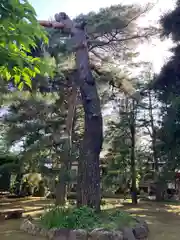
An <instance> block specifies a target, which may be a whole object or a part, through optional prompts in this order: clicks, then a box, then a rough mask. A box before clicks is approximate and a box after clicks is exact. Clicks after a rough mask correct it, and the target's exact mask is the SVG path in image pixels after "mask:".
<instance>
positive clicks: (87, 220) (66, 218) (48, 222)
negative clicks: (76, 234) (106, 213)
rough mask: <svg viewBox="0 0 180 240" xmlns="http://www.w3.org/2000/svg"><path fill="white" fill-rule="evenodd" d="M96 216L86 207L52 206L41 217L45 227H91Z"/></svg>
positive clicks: (96, 218)
mask: <svg viewBox="0 0 180 240" xmlns="http://www.w3.org/2000/svg"><path fill="white" fill-rule="evenodd" d="M97 221H98V216H97V215H96V214H95V212H94V210H93V209H91V208H88V207H81V208H62V207H53V208H51V209H50V210H48V211H47V212H46V213H45V214H44V215H43V216H42V218H41V222H42V225H43V226H45V227H46V228H48V229H49V228H57V227H58V228H69V229H77V228H85V229H88V228H92V227H93V226H94V222H97Z"/></svg>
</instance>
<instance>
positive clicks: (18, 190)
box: [15, 171, 23, 195]
mask: <svg viewBox="0 0 180 240" xmlns="http://www.w3.org/2000/svg"><path fill="white" fill-rule="evenodd" d="M22 178H23V173H22V172H21V171H19V173H18V174H17V175H16V180H15V194H16V195H20V193H21V182H22Z"/></svg>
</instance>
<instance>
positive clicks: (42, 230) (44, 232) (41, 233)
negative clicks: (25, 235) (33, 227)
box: [39, 228, 48, 237]
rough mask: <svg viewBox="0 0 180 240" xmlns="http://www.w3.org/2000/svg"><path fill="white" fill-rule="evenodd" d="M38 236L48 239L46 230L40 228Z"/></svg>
mask: <svg viewBox="0 0 180 240" xmlns="http://www.w3.org/2000/svg"><path fill="white" fill-rule="evenodd" d="M39 234H40V236H42V237H48V230H46V229H44V228H41V230H40V232H39Z"/></svg>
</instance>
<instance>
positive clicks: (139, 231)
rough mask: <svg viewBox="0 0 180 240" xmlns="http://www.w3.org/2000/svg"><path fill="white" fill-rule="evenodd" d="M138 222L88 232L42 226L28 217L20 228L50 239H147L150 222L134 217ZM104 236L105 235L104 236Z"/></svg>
mask: <svg viewBox="0 0 180 240" xmlns="http://www.w3.org/2000/svg"><path fill="white" fill-rule="evenodd" d="M134 220H136V222H137V224H136V225H135V227H125V228H123V229H122V230H118V231H115V230H114V231H107V230H106V229H103V228H97V229H94V230H93V231H91V232H88V231H86V230H84V229H77V230H75V229H50V230H47V229H45V228H42V227H40V226H38V225H36V224H35V223H33V219H32V218H31V219H30V218H26V219H24V220H23V221H22V223H21V225H20V230H21V231H23V232H26V233H28V234H31V235H34V236H41V237H45V238H47V239H49V240H55V239H56V238H58V239H61V238H63V239H64V240H88V239H92V240H93V239H102V240H103V239H112V240H113V239H114V240H136V239H138V240H147V239H148V234H149V228H148V224H147V223H146V222H145V221H144V220H143V219H141V218H140V217H134ZM103 236H104V237H103Z"/></svg>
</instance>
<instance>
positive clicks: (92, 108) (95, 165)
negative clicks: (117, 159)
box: [74, 28, 103, 211]
mask: <svg viewBox="0 0 180 240" xmlns="http://www.w3.org/2000/svg"><path fill="white" fill-rule="evenodd" d="M74 37H75V39H76V41H75V42H76V66H77V70H78V76H79V78H78V81H77V83H78V85H79V87H80V92H81V97H82V103H83V108H84V113H85V114H84V118H85V119H84V120H85V121H84V127H85V131H84V139H83V143H82V146H81V151H80V160H79V161H80V165H79V171H78V184H80V186H81V187H80V188H78V189H79V190H80V191H81V192H78V193H77V196H78V199H77V203H78V206H81V205H87V206H89V207H92V208H95V209H96V210H97V211H99V210H100V198H101V196H100V161H99V155H100V151H101V148H102V141H103V134H102V114H101V106H100V99H99V96H98V92H97V88H96V83H95V80H94V78H93V76H92V73H91V69H90V65H89V56H88V49H87V41H86V33H85V31H84V29H81V28H77V29H76V34H75V36H74Z"/></svg>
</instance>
